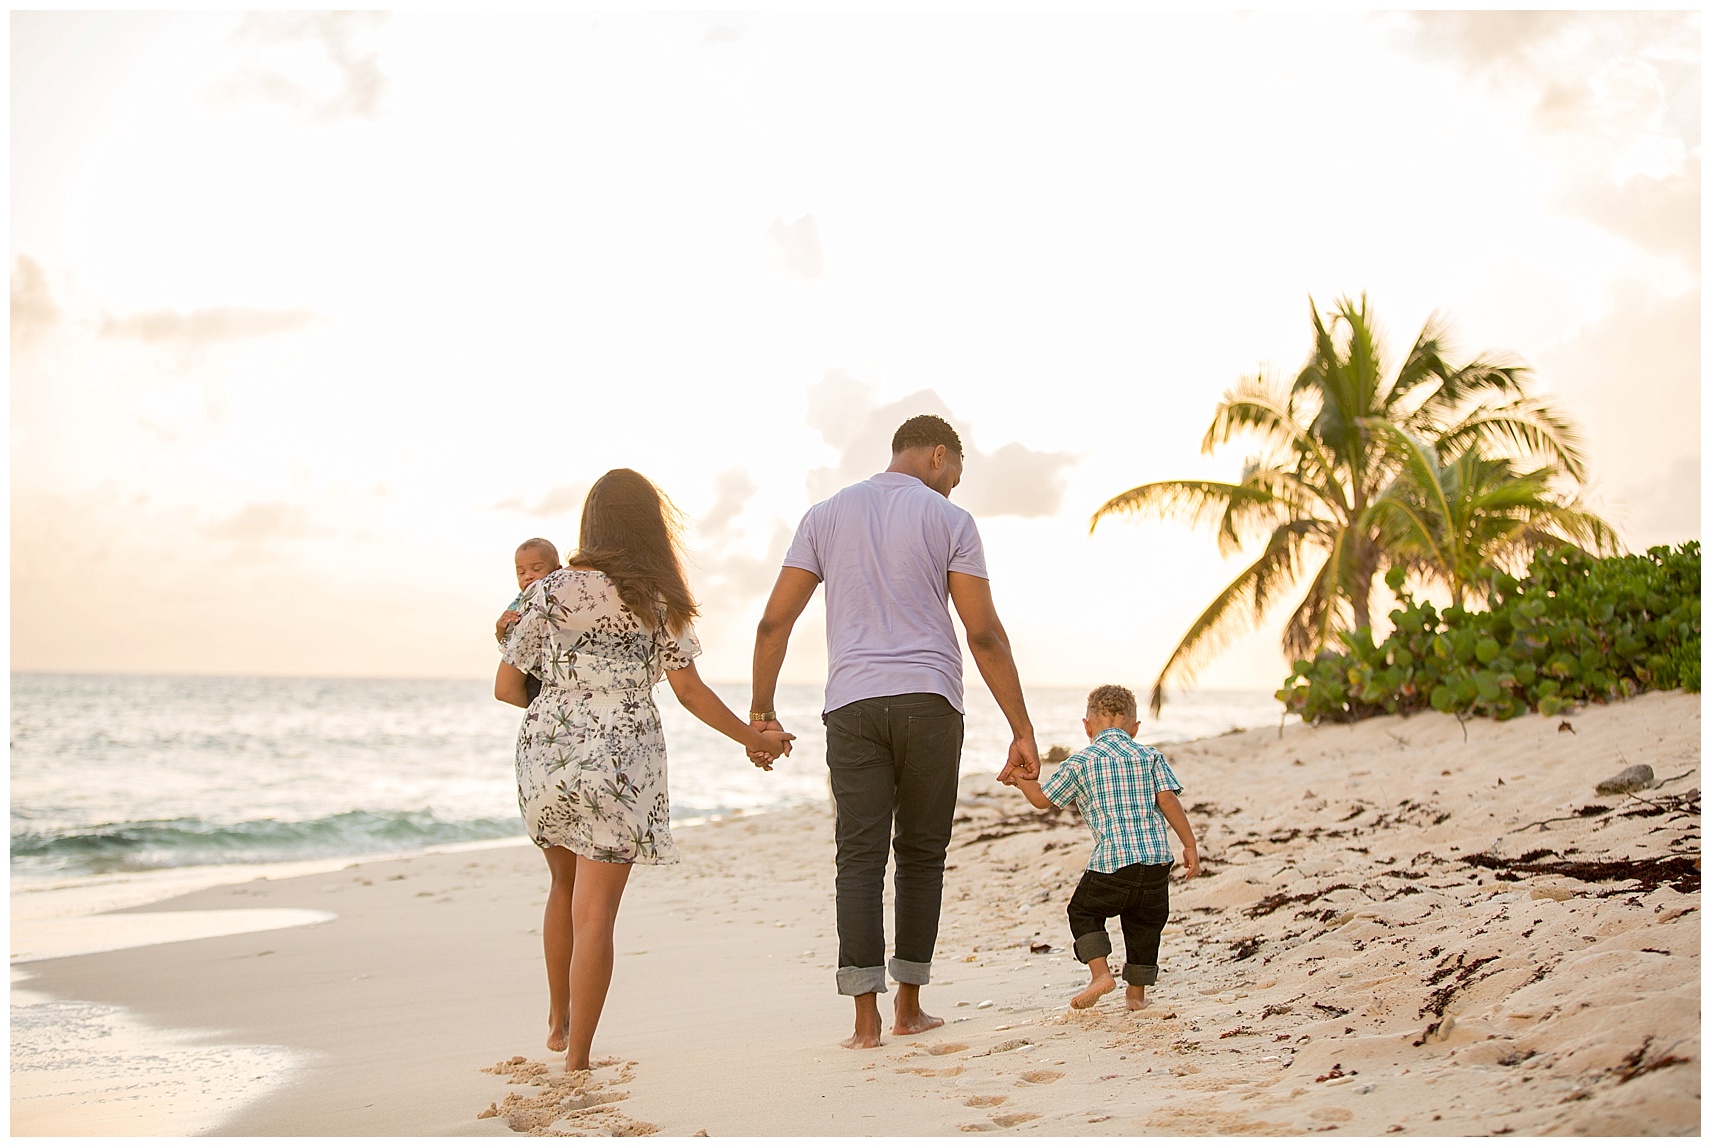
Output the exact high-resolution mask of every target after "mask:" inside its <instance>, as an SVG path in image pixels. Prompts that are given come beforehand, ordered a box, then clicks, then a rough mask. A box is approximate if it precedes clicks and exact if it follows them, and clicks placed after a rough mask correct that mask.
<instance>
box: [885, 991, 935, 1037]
mask: <svg viewBox="0 0 1711 1147" xmlns="http://www.w3.org/2000/svg"><path fill="white" fill-rule="evenodd" d="M893 1014H894V1017H895V1020H896V1022H895V1023H893V1024H892V1025H891V1033H892V1034H893V1035H920V1034H921V1033H922V1032H924V1031H932V1030H933V1029H934V1028H936V1027H942V1026H944V1022H945V1021H944V1020H942V1019H940V1018H939V1017H938V1016H930V1015H928V1014H927V1013H926V1012H924V1011H922V1010H921V986H920V985H919V984H898V985H897V1008H896V1011H895V1012H894V1013H893Z"/></svg>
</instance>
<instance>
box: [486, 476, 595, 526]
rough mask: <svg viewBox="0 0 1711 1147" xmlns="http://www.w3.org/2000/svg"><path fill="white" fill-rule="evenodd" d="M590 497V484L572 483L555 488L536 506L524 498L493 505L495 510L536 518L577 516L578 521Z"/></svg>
mask: <svg viewBox="0 0 1711 1147" xmlns="http://www.w3.org/2000/svg"><path fill="white" fill-rule="evenodd" d="M587 497H588V484H587V483H585V482H572V483H569V484H567V485H563V486H554V487H553V488H552V489H550V490H548V491H547V492H546V493H545V494H542V495H541V496H540V499H539V500H538V501H536V502H535V504H534V505H532V506H531V505H529V504H528V503H527V502H526V501H525V500H524V499H522V498H520V497H519V498H506V499H505V500H504V501H502V502H495V503H493V508H494V509H495V510H514V511H516V512H518V513H522V514H528V515H529V516H530V517H535V518H561V517H565V516H567V515H575V516H576V518H577V520H578V521H580V520H581V518H582V502H583V500H584V499H585V498H587Z"/></svg>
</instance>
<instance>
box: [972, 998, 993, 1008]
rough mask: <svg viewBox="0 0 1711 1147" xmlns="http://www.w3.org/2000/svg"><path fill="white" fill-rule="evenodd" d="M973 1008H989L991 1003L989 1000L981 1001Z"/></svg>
mask: <svg viewBox="0 0 1711 1147" xmlns="http://www.w3.org/2000/svg"><path fill="white" fill-rule="evenodd" d="M974 1006H975V1007H976V1008H989V1007H991V1006H992V1001H991V1000H981V1001H980V1002H979V1003H978V1004H975V1005H974Z"/></svg>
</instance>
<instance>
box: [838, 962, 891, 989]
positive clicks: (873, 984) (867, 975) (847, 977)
mask: <svg viewBox="0 0 1711 1147" xmlns="http://www.w3.org/2000/svg"><path fill="white" fill-rule="evenodd" d="M889 990H890V989H889V988H887V987H886V986H885V969H884V968H882V967H881V968H839V969H838V995H840V996H865V995H867V994H868V993H869V992H875V993H877V992H885V991H889Z"/></svg>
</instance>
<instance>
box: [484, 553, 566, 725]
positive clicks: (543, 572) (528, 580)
mask: <svg viewBox="0 0 1711 1147" xmlns="http://www.w3.org/2000/svg"><path fill="white" fill-rule="evenodd" d="M516 557H517V596H516V597H514V598H512V599H511V604H510V605H508V606H506V607H505V612H504V613H502V614H500V615H499V620H498V621H496V622H494V623H493V635H494V637H496V638H498V639H499V641H500V642H501V643H503V642H504V641H505V635H506V634H507V633H509V632H510V631H511V627H512V626H513V625H515V624H517V619H518V618H520V617H522V616H523V614H522V612H521V611H522V608H523V592H524V591H525V590H527V589H528V588H529V587H530V586H532V585H534V584H535V583H536V582H538V581H540V580H541V579H542V578H544V577H546V576H547V575H548V574H550V573H552V572H553V571H554V570H556V569H558V568H559V562H558V547H557V546H555V545H553V544H552V543H551V542H549V541H547V540H546V539H545V538H530V539H529V540H528V541H526V542H524V543H523V544H522V545H520V546H518V547H517V554H516ZM524 684H525V686H526V687H527V689H528V693H529V700H530V701H533V700H534V699H535V695H536V694H538V693H539V692H540V691H541V680H540V678H538V677H536V676H534V675H533V674H530V675H529V677H528V679H527V680H526V681H525V682H524Z"/></svg>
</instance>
